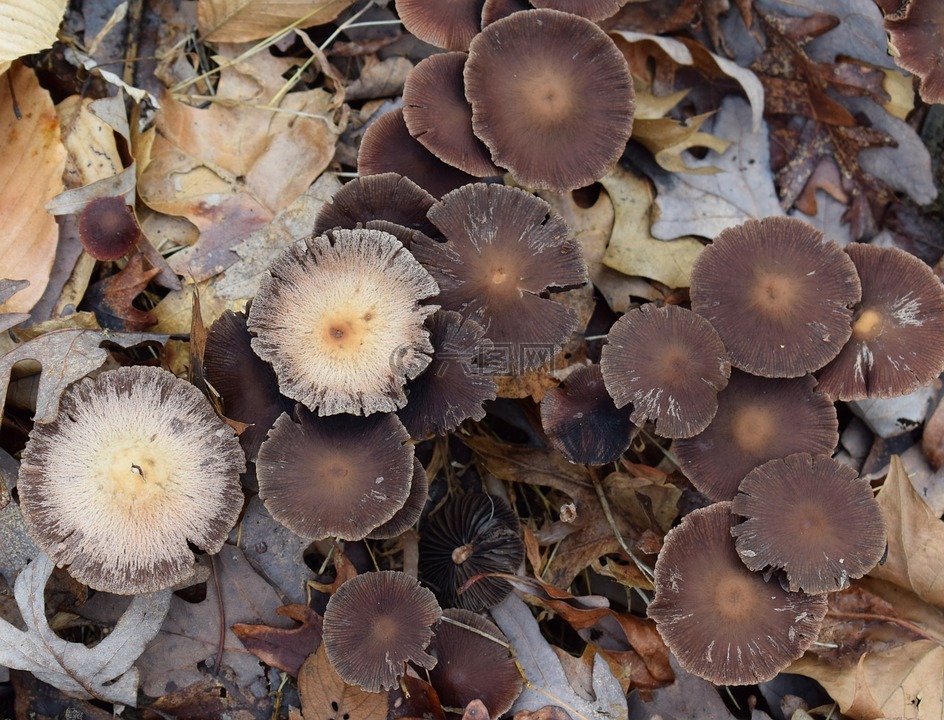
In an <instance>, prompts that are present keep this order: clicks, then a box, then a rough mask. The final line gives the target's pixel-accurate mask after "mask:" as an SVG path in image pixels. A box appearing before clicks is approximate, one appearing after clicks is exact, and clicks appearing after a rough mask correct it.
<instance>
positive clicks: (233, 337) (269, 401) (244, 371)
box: [203, 310, 294, 460]
mask: <svg viewBox="0 0 944 720" xmlns="http://www.w3.org/2000/svg"><path fill="white" fill-rule="evenodd" d="M250 342H251V338H250V335H249V330H248V329H247V328H246V316H245V315H244V314H243V313H234V312H232V311H231V310H227V311H226V312H224V313H223V314H222V315H220V317H218V318H217V319H216V321H215V322H214V323H213V324H212V325H211V326H210V330H209V332H207V338H206V349H205V350H204V354H203V370H204V374H205V375H206V379H207V382H209V383H210V385H211V386H212V387H213V390H215V391H216V392H217V393H218V394H219V396H220V399H221V400H222V401H223V412H224V414H225V415H226V417H228V418H229V419H231V420H236V421H238V422H241V423H245V424H247V425H249V427H247V428H246V429H245V430H244V431H243V432H242V434H240V436H239V443H240V445H242V446H243V449H244V450H245V451H246V457H248V458H249V459H250V460H255V459H256V454H257V453H258V452H259V446H260V445H262V441H263V440H265V436H266V433H267V432H269V428H270V427H272V423H274V422H275V420H276V418H277V417H278V416H279V415H281V414H282V413H283V412H287V411H289V410H291V409H292V407H293V406H294V403H292V402H289V401H287V400H286V399H285V398H284V397H282V395H281V394H280V393H279V380H278V378H277V377H276V376H275V370H273V369H272V366H271V365H269V363H267V362H266V361H265V360H263V359H262V358H260V357H259V356H258V355H256V354H255V353H254V352H253V351H252V345H251V344H250Z"/></svg>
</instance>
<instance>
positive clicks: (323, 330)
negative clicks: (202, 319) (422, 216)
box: [249, 230, 438, 415]
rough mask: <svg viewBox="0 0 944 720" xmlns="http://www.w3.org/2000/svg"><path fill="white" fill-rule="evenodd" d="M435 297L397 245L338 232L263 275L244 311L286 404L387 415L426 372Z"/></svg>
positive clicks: (303, 246) (301, 246)
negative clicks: (428, 326)
mask: <svg viewBox="0 0 944 720" xmlns="http://www.w3.org/2000/svg"><path fill="white" fill-rule="evenodd" d="M437 290H438V288H437V287H436V283H435V281H434V280H433V278H432V277H430V274H429V273H428V272H426V270H424V269H423V267H422V266H421V265H420V264H419V263H418V262H417V261H416V260H415V259H414V258H413V256H412V255H410V253H409V252H407V251H406V250H405V249H404V247H403V245H402V244H401V243H400V241H399V240H397V239H396V238H395V237H393V236H392V235H390V234H388V233H384V232H381V231H379V230H336V231H333V232H331V233H329V234H328V235H320V236H317V237H311V238H308V239H307V240H300V241H298V242H297V243H295V244H293V245H292V246H290V247H289V248H288V249H287V250H286V251H285V252H284V253H282V254H281V255H280V256H279V257H278V258H276V260H275V261H274V262H273V263H272V265H271V266H270V267H269V270H268V274H267V276H266V277H264V278H263V280H262V282H261V284H260V285H259V291H258V294H257V295H256V299H255V300H254V301H253V303H252V308H251V309H250V311H249V329H250V330H251V331H252V332H254V333H255V334H256V336H257V337H255V338H253V340H252V348H253V350H255V351H256V353H257V354H258V355H259V356H260V357H261V358H262V359H263V360H266V361H268V362H270V363H272V366H273V367H274V368H275V372H276V375H278V378H279V387H280V389H281V391H282V394H283V395H287V396H288V397H290V398H293V399H294V400H298V401H299V402H301V403H303V404H304V405H306V406H307V407H308V408H311V409H315V408H317V411H318V413H319V414H320V415H333V414H335V413H342V412H346V413H354V414H364V415H367V414H370V413H374V412H390V411H392V410H396V409H397V408H399V407H402V406H403V405H404V404H405V403H406V395H404V393H403V385H404V383H405V382H406V380H407V379H410V378H414V377H416V376H417V375H419V374H420V373H421V372H422V371H423V369H424V368H425V367H426V366H427V365H428V364H429V361H430V358H429V354H428V353H430V352H432V349H433V347H432V345H430V343H429V333H427V331H426V329H425V328H424V326H423V322H424V321H425V319H426V317H427V316H428V315H430V314H431V313H433V312H435V311H436V306H435V305H420V304H419V301H420V300H423V299H426V298H429V297H432V296H433V295H435V294H436V292H437Z"/></svg>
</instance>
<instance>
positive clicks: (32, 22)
mask: <svg viewBox="0 0 944 720" xmlns="http://www.w3.org/2000/svg"><path fill="white" fill-rule="evenodd" d="M66 5H68V1H67V0H5V2H4V3H3V4H0V74H2V73H3V72H4V71H5V70H6V69H7V68H8V67H9V66H10V61H12V60H16V59H17V58H19V57H23V56H24V55H30V54H32V53H35V52H39V51H40V50H44V49H46V48H48V47H51V46H52V44H53V43H54V42H56V33H57V32H59V23H61V22H62V16H63V14H65V11H66Z"/></svg>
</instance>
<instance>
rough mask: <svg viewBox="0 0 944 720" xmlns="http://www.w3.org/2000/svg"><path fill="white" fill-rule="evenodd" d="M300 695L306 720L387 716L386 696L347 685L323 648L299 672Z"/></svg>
mask: <svg viewBox="0 0 944 720" xmlns="http://www.w3.org/2000/svg"><path fill="white" fill-rule="evenodd" d="M298 694H299V695H301V699H302V714H303V715H304V716H305V720H320V719H321V718H348V720H374V719H375V718H382V717H385V716H386V713H387V693H385V692H376V693H372V692H367V691H365V690H361V689H360V688H359V687H355V686H353V685H348V684H347V683H345V682H344V681H343V680H342V679H341V678H340V677H338V674H337V673H336V672H335V671H334V668H333V667H331V663H329V662H328V656H327V654H326V653H325V649H324V645H322V646H320V647H319V648H318V650H317V651H315V652H313V653H312V654H311V656H310V657H309V658H308V659H307V660H306V661H305V664H304V665H302V667H301V670H299V672H298Z"/></svg>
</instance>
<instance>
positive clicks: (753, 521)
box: [731, 453, 885, 594]
mask: <svg viewBox="0 0 944 720" xmlns="http://www.w3.org/2000/svg"><path fill="white" fill-rule="evenodd" d="M731 509H732V511H733V512H734V514H735V515H738V516H740V517H742V518H745V520H744V522H742V523H740V524H738V525H736V526H735V527H733V528H732V529H731V533H732V535H734V537H736V538H737V542H736V547H737V552H738V555H740V556H741V560H743V561H744V564H745V565H747V567H748V568H750V569H751V570H765V569H767V568H768V567H773V568H782V569H783V571H784V574H785V575H786V578H787V583H788V587H789V588H790V590H793V591H797V590H803V591H805V592H808V593H814V594H815V593H827V592H837V591H839V590H842V589H844V588H846V587H848V586H849V581H850V580H854V579H855V578H860V577H862V576H863V575H865V574H866V573H867V572H868V571H869V570H871V569H872V568H873V567H874V566H875V564H876V563H877V562H878V561H879V560H880V559H881V557H882V554H883V553H884V552H885V521H884V520H883V519H882V510H881V508H880V507H879V504H878V502H877V501H876V500H875V495H874V494H873V493H872V487H871V486H870V485H869V483H867V482H866V481H865V480H860V479H859V477H858V473H856V471H855V470H853V469H852V468H850V467H848V466H847V465H843V464H841V463H838V462H836V461H835V460H833V459H832V458H829V457H827V456H825V455H819V456H816V457H814V456H813V455H810V454H808V453H797V454H795V455H790V456H788V457H785V458H783V459H782V460H771V461H770V462H767V463H764V464H763V465H761V466H760V467H759V468H755V469H754V470H752V471H751V472H750V473H748V475H747V477H745V478H744V481H743V482H742V483H741V486H740V488H739V491H738V494H737V496H736V497H735V498H734V500H733V502H732V503H731Z"/></svg>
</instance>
